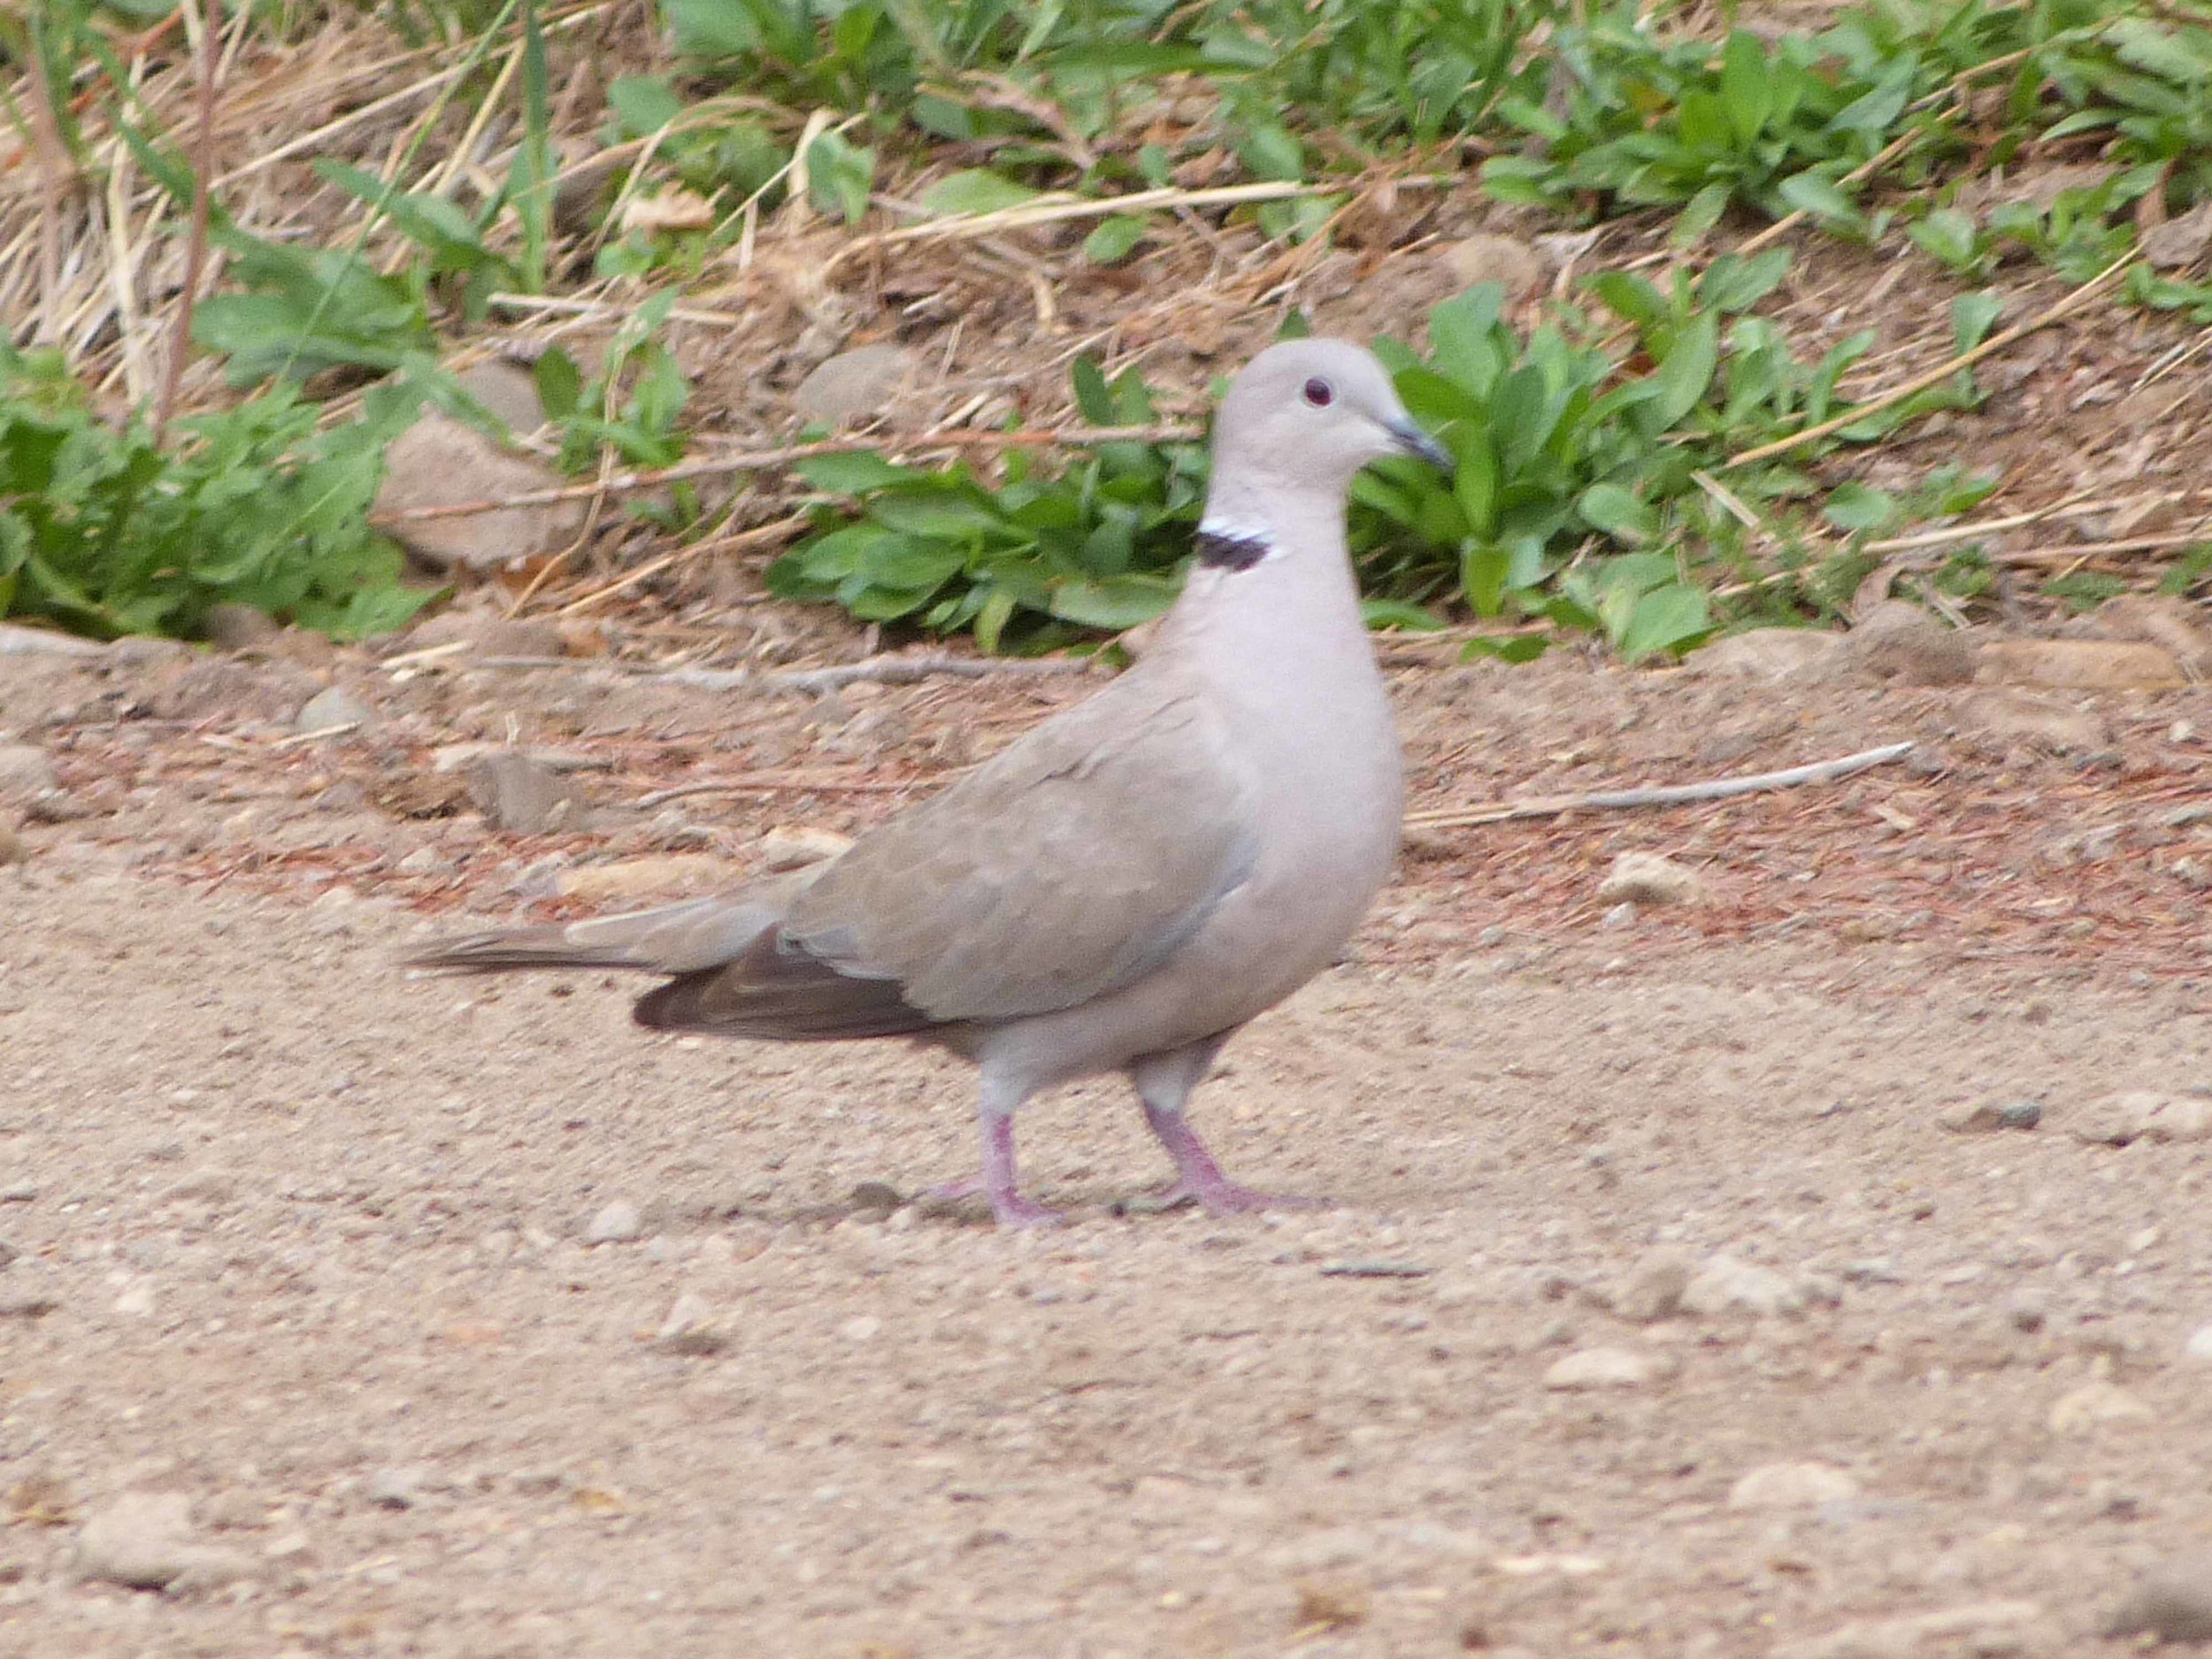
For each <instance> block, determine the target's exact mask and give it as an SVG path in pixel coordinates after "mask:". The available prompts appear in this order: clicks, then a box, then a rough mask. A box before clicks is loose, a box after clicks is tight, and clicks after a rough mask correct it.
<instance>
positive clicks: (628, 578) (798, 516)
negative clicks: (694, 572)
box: [509, 512, 814, 617]
mask: <svg viewBox="0 0 2212 1659" xmlns="http://www.w3.org/2000/svg"><path fill="white" fill-rule="evenodd" d="M813 522H814V521H813V519H811V518H809V517H808V516H807V515H806V514H805V513H803V512H795V513H791V514H789V515H787V517H785V518H777V519H773V520H772V521H771V522H769V523H767V524H760V525H755V526H753V527H752V528H751V529H749V530H739V531H736V532H734V533H733V534H729V535H718V536H709V537H708V538H707V539H706V540H705V541H694V542H692V543H690V544H689V545H688V546H686V547H680V548H677V549H675V550H674V551H672V552H669V553H664V554H662V555H661V556H660V557H658V558H657V559H649V560H647V561H646V562H645V563H644V564H642V565H639V566H638V567H637V568H636V569H635V570H634V571H631V572H628V573H627V574H626V575H624V576H620V577H618V578H617V579H616V580H613V581H611V582H608V583H606V584H605V585H603V586H602V587H598V588H593V589H592V590H591V591H590V592H589V593H588V594H585V595H582V596H580V597H579V598H575V599H572V600H570V601H569V602H568V603H566V604H565V605H563V606H562V607H561V608H560V609H559V610H557V611H555V612H554V613H553V614H554V615H555V616H557V617H572V616H576V615H579V614H580V613H581V612H583V611H588V610H590V609H591V608H592V607H593V606H594V605H595V604H597V603H600V602H601V601H602V600H605V599H611V598H613V597H614V596H615V595H617V594H618V593H621V592H623V591H624V590H626V589H627V588H634V587H636V586H637V585H638V583H640V582H641V581H643V580H645V579H646V578H647V577H649V576H657V575H659V574H660V573H661V572H663V571H664V570H666V569H668V568H669V567H670V566H671V565H681V564H684V563H687V561H689V560H692V559H695V558H701V557H704V556H706V555H707V554H709V553H735V552H740V551H741V550H743V549H748V548H757V547H763V546H767V545H771V544H772V543H774V542H777V541H782V540H784V539H785V538H786V537H787V536H794V535H796V534H798V533H799V532H800V531H802V530H803V529H805V528H806V527H807V526H809V525H810V524H811V523H813ZM516 608H517V609H519V608H520V602H519V601H518V602H517V607H516ZM509 614H510V615H512V614H513V612H512V611H511V612H509Z"/></svg>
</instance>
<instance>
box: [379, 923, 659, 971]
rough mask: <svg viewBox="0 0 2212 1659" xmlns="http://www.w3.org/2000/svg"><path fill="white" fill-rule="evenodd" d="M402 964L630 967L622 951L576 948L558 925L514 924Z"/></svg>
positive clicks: (436, 947) (419, 953)
mask: <svg viewBox="0 0 2212 1659" xmlns="http://www.w3.org/2000/svg"><path fill="white" fill-rule="evenodd" d="M400 963H401V965H402V966H403V967H409V968H427V969H429V970H431V971H433V972H438V973H502V972H514V971H518V970H523V969H529V968H631V967H635V966H637V965H638V964H636V963H634V962H633V961H631V960H630V959H629V957H628V956H626V954H625V953H624V952H622V951H620V950H618V949H608V948H605V947H600V948H597V949H594V948H591V947H588V946H586V947H580V946H578V945H575V944H573V943H572V942H570V941H569V940H568V938H567V936H566V932H565V929H563V928H559V927H517V928H509V929H504V930H503V931H501V932H497V933H470V934H466V935H465V936H464V937H462V938H459V939H445V940H440V941H438V942H437V943H435V944H433V945H426V946H425V947H424V948H423V949H420V950H415V951H411V952H409V953H408V954H407V955H406V956H403V957H401V958H400Z"/></svg>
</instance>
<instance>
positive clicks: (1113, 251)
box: [1083, 213, 1148, 265]
mask: <svg viewBox="0 0 2212 1659" xmlns="http://www.w3.org/2000/svg"><path fill="white" fill-rule="evenodd" d="M1147 228H1148V227H1147V225H1146V222H1145V221H1144V220H1143V219H1140V218H1138V217H1137V216H1136V215H1135V214H1133V213H1117V214H1115V215H1114V216H1113V217H1112V218H1111V219H1101V220H1100V221H1099V223H1098V227H1097V228H1096V229H1094V231H1092V232H1091V234H1089V235H1087V236H1086V237H1085V238H1084V239H1083V257H1085V258H1087V259H1088V260H1089V261H1090V262H1091V263H1092V264H1093V265H1118V264H1119V263H1120V262H1121V261H1122V260H1124V259H1126V258H1127V257H1129V256H1130V254H1131V253H1132V252H1133V251H1134V250H1135V249H1136V246H1137V244H1138V243H1139V242H1142V241H1143V240H1144V237H1145V232H1146V230H1147Z"/></svg>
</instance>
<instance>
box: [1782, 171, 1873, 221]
mask: <svg viewBox="0 0 2212 1659" xmlns="http://www.w3.org/2000/svg"><path fill="white" fill-rule="evenodd" d="M1776 193H1777V194H1778V195H1779V196H1781V198H1782V200H1783V201H1784V202H1785V203H1786V204H1788V205H1789V206H1791V207H1793V208H1795V209H1796V210H1797V211H1799V212H1801V213H1806V214H1809V215H1810V216H1811V217H1812V218H1814V219H1824V220H1825V221H1827V222H1828V223H1830V224H1833V225H1841V226H1844V227H1847V228H1849V229H1854V230H1856V229H1859V228H1861V227H1863V226H1864V224H1865V223H1866V220H1865V218H1864V216H1863V214H1861V213H1860V211H1859V209H1858V206H1857V204H1855V203H1854V202H1853V201H1852V200H1851V198H1850V197H1849V196H1846V195H1845V194H1844V193H1843V192H1842V191H1841V190H1840V189H1839V188H1837V186H1836V184H1835V181H1834V180H1832V179H1829V178H1828V177H1826V176H1825V175H1824V174H1822V173H1793V174H1792V175H1791V176H1790V177H1789V178H1786V179H1785V180H1782V182H1781V184H1780V185H1779V186H1778V187H1777V192H1776Z"/></svg>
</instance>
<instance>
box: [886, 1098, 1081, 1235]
mask: <svg viewBox="0 0 2212 1659" xmlns="http://www.w3.org/2000/svg"><path fill="white" fill-rule="evenodd" d="M922 1196H923V1197H924V1198H926V1199H927V1200H929V1201H930V1202H933V1203H944V1204H949V1203H957V1202H960V1200H962V1199H964V1198H983V1199H987V1200H989V1201H990V1205H991V1215H992V1217H993V1218H994V1219H995V1220H996V1221H997V1223H998V1225H1000V1226H1002V1227H1056V1226H1058V1225H1060V1224H1061V1223H1062V1222H1063V1221H1064V1220H1066V1219H1067V1217H1064V1216H1063V1215H1062V1214H1061V1213H1060V1212H1059V1211H1058V1210H1053V1209H1049V1208H1048V1207H1047V1206H1045V1205H1043V1204H1041V1203H1038V1202H1036V1201H1035V1200H1034V1199H1029V1198H1024V1197H1023V1196H1022V1194H1021V1188H1020V1187H1017V1186H1016V1185H1015V1184H1014V1120H1013V1118H1011V1117H1010V1116H1007V1115H1002V1114H1000V1113H996V1112H987V1113H985V1114H984V1118H983V1169H982V1171H981V1173H979V1174H976V1175H971V1176H970V1177H968V1179H966V1180H964V1181H952V1182H949V1183H948V1184H946V1185H945V1186H943V1187H931V1188H930V1189H929V1191H927V1192H926V1193H925V1194H922Z"/></svg>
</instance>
